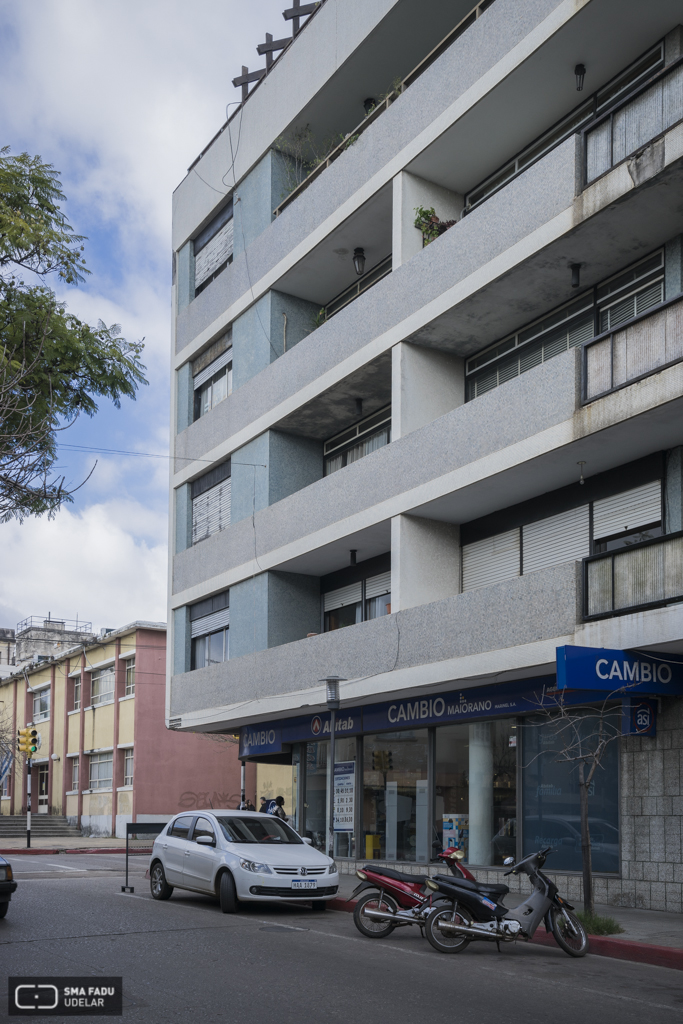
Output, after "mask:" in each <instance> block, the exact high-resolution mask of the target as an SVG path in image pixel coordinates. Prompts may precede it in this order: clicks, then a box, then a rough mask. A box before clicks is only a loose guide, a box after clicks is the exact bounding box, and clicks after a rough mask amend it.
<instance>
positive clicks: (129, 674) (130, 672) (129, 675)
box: [126, 658, 135, 697]
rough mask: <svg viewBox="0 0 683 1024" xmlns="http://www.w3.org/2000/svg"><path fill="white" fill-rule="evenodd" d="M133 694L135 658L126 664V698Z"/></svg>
mask: <svg viewBox="0 0 683 1024" xmlns="http://www.w3.org/2000/svg"><path fill="white" fill-rule="evenodd" d="M134 693H135V658H129V659H128V661H127V662H126V697H130V696H132V694H134Z"/></svg>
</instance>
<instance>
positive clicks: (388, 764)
mask: <svg viewBox="0 0 683 1024" xmlns="http://www.w3.org/2000/svg"><path fill="white" fill-rule="evenodd" d="M372 768H373V771H376V772H383V773H385V772H391V771H393V770H394V758H393V754H392V751H391V750H374V751H373V753H372Z"/></svg>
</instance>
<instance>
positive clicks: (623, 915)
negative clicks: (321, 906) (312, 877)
mask: <svg viewBox="0 0 683 1024" xmlns="http://www.w3.org/2000/svg"><path fill="white" fill-rule="evenodd" d="M359 884H360V882H359V880H358V879H357V878H356V877H355V875H341V876H340V878H339V896H338V898H337V899H336V900H333V901H332V909H334V910H346V911H352V910H353V903H347V902H346V901H347V900H348V898H349V896H350V895H351V893H352V892H353V890H354V889H355V887H356V886H357V885H359ZM521 902H522V900H521V897H519V896H518V895H517V894H513V893H511V894H510V895H508V896H506V897H505V903H506V905H507V906H509V907H514V906H516V905H517V904H518V903H521ZM577 909H578V910H580V909H581V907H580V906H577ZM595 911H596V913H597V914H600V915H601V916H603V917H612V918H614V920H615V921H617V922H618V924H620V925H621V927H622V928H623V929H624V931H623V932H621V933H620V934H619V935H609V936H593V937H592V938H591V939H590V952H591V953H595V954H597V955H598V956H609V957H614V958H616V959H619V960H622V959H623V960H631V961H634V962H636V963H651V964H655V965H659V966H663V967H671V968H674V969H675V970H683V914H671V913H666V912H665V911H661V910H636V909H634V908H633V907H609V906H604V905H599V904H596V907H595ZM533 941H534V942H540V943H542V944H543V945H545V944H548V945H552V946H556V944H555V940H554V938H553V937H552V936H550V935H546V932H545V929H544V927H543V925H541V926H540V928H539V929H538V930H537V932H536V935H535V936H534V940H533ZM556 948H557V947H556Z"/></svg>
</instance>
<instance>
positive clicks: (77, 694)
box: [74, 676, 81, 711]
mask: <svg viewBox="0 0 683 1024" xmlns="http://www.w3.org/2000/svg"><path fill="white" fill-rule="evenodd" d="M80 706H81V677H80V676H74V711H78V710H79V708H80Z"/></svg>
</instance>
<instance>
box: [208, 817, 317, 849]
mask: <svg viewBox="0 0 683 1024" xmlns="http://www.w3.org/2000/svg"><path fill="white" fill-rule="evenodd" d="M216 820H217V822H218V824H219V825H220V827H221V830H222V832H223V835H224V836H225V838H226V839H227V840H228V842H230V843H264V844H265V843H277V844H278V845H280V846H284V845H285V844H287V843H289V844H291V845H297V844H301V843H302V842H303V840H302V839H301V838H300V837H299V836H298V835H297V834H296V832H295V831H294V830H293V829H291V828H289V826H288V825H285V823H284V822H283V821H280V820H279V819H278V818H274V817H273V818H256V817H254V818H247V817H245V818H232V817H231V818H217V819H216Z"/></svg>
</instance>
